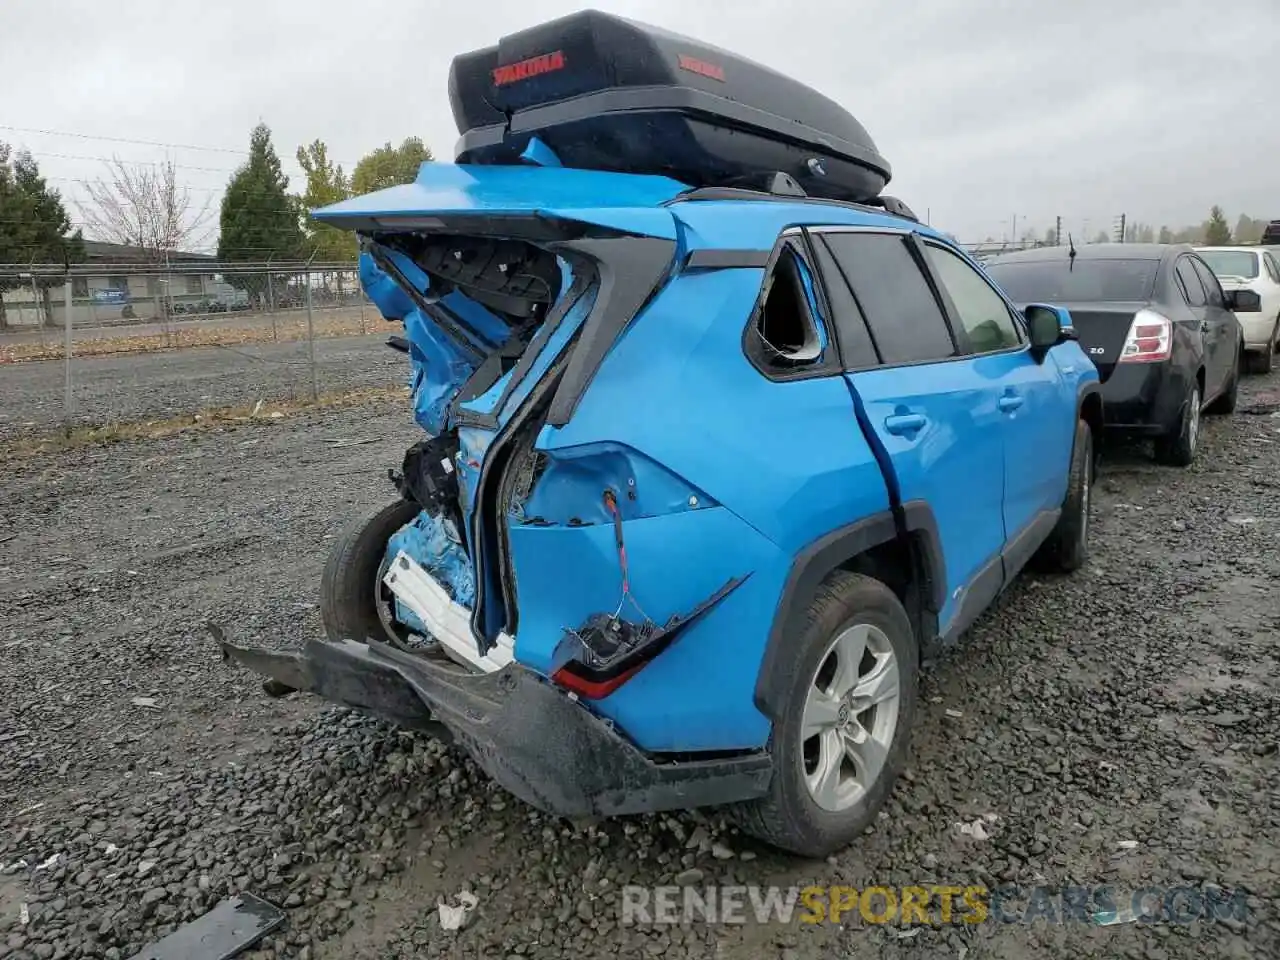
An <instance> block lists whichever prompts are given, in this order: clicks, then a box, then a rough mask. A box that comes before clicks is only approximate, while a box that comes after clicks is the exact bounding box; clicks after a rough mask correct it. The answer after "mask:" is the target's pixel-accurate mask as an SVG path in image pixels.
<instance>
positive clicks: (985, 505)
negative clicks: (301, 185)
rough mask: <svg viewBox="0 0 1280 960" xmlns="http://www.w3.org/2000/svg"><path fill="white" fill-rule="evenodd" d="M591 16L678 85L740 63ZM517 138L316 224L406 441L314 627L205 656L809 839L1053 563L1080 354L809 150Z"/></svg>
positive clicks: (831, 843) (852, 799)
mask: <svg viewBox="0 0 1280 960" xmlns="http://www.w3.org/2000/svg"><path fill="white" fill-rule="evenodd" d="M579 16H582V15H579ZM591 16H594V17H600V16H601V15H595V14H592V15H591ZM569 19H570V20H574V18H569ZM605 19H606V20H608V21H609V22H610V23H613V24H614V26H617V23H616V22H615V21H617V18H605ZM618 22H620V23H621V24H622V25H623V26H622V27H618V29H626V30H633V31H636V32H639V34H640V35H641V36H642V37H643V38H647V42H650V43H652V44H654V45H655V46H654V49H657V50H659V51H660V52H661V53H662V54H663V55H664V56H668V55H669V57H668V58H669V60H670V62H671V64H672V69H673V70H679V69H684V70H686V71H689V72H695V73H697V75H698V76H699V77H700V78H701V79H700V80H699V81H698V82H701V81H702V80H706V81H707V82H708V83H712V82H723V81H718V80H716V78H715V75H720V76H729V75H730V74H733V73H736V72H738V71H740V70H743V69H745V68H744V67H743V64H745V63H746V62H745V61H737V60H732V61H730V63H729V64H727V65H726V64H725V62H724V61H725V59H726V57H727V55H725V54H723V52H719V51H715V49H714V48H706V47H698V46H692V41H685V40H683V39H682V38H675V39H674V40H672V38H671V35H668V34H662V33H657V34H653V35H650V34H646V33H644V31H645V30H647V29H648V28H643V27H641V26H639V25H635V24H631V23H630V22H629V21H618ZM597 26H599V24H598V22H597ZM555 29H556V31H558V33H557V38H556V42H553V43H541V44H538V45H532V44H529V43H526V44H524V45H523V46H521V47H520V48H519V49H517V50H516V52H515V53H513V54H510V55H506V54H503V53H502V51H501V50H498V48H494V50H498V52H497V53H493V52H492V51H489V52H482V53H485V57H487V58H488V60H487V61H485V62H493V61H494V60H495V58H500V59H501V60H502V61H503V62H502V63H501V64H499V66H497V67H491V68H489V67H487V68H486V69H485V70H484V71H479V72H480V73H483V75H484V76H485V77H486V78H487V79H486V83H488V84H489V86H490V87H491V88H493V89H492V90H490V94H491V95H492V96H496V95H497V93H496V92H495V91H500V89H501V87H502V83H499V81H504V82H512V83H514V82H518V81H522V80H523V81H533V80H537V79H539V78H540V77H543V78H544V77H545V75H552V76H554V74H555V73H556V72H557V71H559V70H561V69H566V67H565V65H566V64H575V63H582V62H583V61H584V59H586V58H585V55H582V54H581V51H579V52H578V53H575V52H573V51H575V50H578V48H577V47H574V46H573V45H572V43H570V40H569V39H564V37H565V36H566V35H567V34H568V33H570V32H571V31H569V29H568V28H566V27H564V26H563V23H558V25H555ZM517 36H520V35H517ZM592 36H593V37H594V41H593V42H602V41H600V39H599V38H600V36H601V31H600V30H596V31H595V32H594V33H592ZM633 39H634V37H633ZM504 43H506V41H504ZM672 43H675V44H676V45H677V46H676V48H674V49H668V48H667V47H666V46H663V45H664V44H672ZM531 48H532V49H534V50H535V51H536V50H538V49H541V50H542V51H543V52H540V53H538V54H537V56H529V51H530V49H531ZM566 50H568V51H569V52H566ZM690 50H692V52H688V51H690ZM522 57H523V59H520V58H522ZM713 58H719V59H718V60H717V59H713ZM481 59H482V60H484V59H485V58H481ZM652 60H653V58H652V57H651V58H650V60H649V62H652ZM512 63H514V64H516V67H518V69H516V67H512ZM690 63H692V64H693V67H692V69H691V68H690V67H689V64H690ZM521 64H523V66H521ZM557 64H559V65H558V66H557ZM463 66H464V67H465V64H464V65H463ZM759 69H763V68H759ZM465 73H466V70H465V69H460V68H459V67H458V65H457V64H455V74H458V75H462V74H465ZM512 78H515V79H512ZM770 79H771V81H772V80H774V79H776V78H775V77H771V78H770ZM455 82H456V84H457V85H460V86H465V84H462V82H461V80H456V78H455ZM778 82H781V80H778ZM452 86H454V84H451V87H452ZM649 86H650V87H651V86H652V84H650V85H649ZM646 96H649V94H646ZM682 96H683V94H682ZM813 96H816V95H813ZM597 106H598V105H597ZM575 109H576V110H577V116H579V119H581V118H583V117H586V118H588V119H590V118H592V117H598V116H599V115H600V112H601V111H599V110H596V111H594V112H593V111H592V110H588V109H586V108H583V107H581V105H579V106H578V107H575ZM517 120H518V118H514V119H513V118H512V117H510V116H509V117H506V118H505V119H504V120H503V121H502V122H503V123H504V124H506V125H507V127H506V128H505V133H504V134H503V135H502V136H499V137H496V138H495V137H492V136H487V135H486V136H487V139H486V137H479V136H478V137H475V138H473V140H472V141H471V142H470V143H469V144H468V143H467V142H466V138H464V145H463V149H462V150H460V156H462V157H463V158H464V159H468V160H471V161H473V162H469V163H463V164H458V165H453V164H437V163H427V164H424V165H423V167H422V169H421V171H420V173H419V175H418V178H417V180H416V182H414V183H412V184H407V185H404V186H400V187H393V188H390V189H388V190H384V191H380V192H378V193H374V194H370V195H367V196H363V197H358V198H355V199H352V200H349V201H345V202H343V203H340V204H337V205H336V206H333V207H329V208H326V209H325V210H322V211H319V212H318V213H317V214H316V216H317V217H318V218H319V219H321V220H323V221H325V222H327V223H330V224H332V225H334V226H338V227H344V228H347V229H351V230H355V231H357V232H358V233H359V234H360V236H361V238H362V244H363V248H362V253H361V258H360V270H361V277H362V280H363V282H364V286H365V289H366V291H367V293H368V295H369V296H370V297H371V298H372V299H373V300H374V302H375V303H376V304H377V305H378V307H379V308H380V310H381V311H382V313H383V315H384V316H386V317H387V318H388V319H390V320H395V321H399V322H402V323H403V325H404V329H405V336H404V338H403V340H402V341H400V343H401V346H402V347H403V349H405V350H406V351H407V353H408V356H409V361H410V364H411V367H412V387H413V394H412V396H413V403H414V413H415V417H416V420H417V422H418V423H419V424H420V425H421V427H422V428H423V430H424V431H425V433H426V438H425V439H423V440H422V441H421V442H420V443H417V444H415V445H414V446H413V447H412V448H410V450H409V451H408V452H407V453H406V455H405V458H404V461H403V462H402V464H401V465H400V469H399V470H398V471H393V478H392V479H393V481H394V482H395V484H396V487H397V497H396V498H395V499H394V501H393V502H391V503H390V504H389V505H388V506H387V507H385V508H383V509H382V510H380V511H378V512H377V513H376V514H375V515H374V516H372V517H370V518H363V519H361V520H360V521H358V522H357V523H355V524H354V525H353V526H352V527H351V529H350V531H349V532H348V534H347V535H346V536H344V537H343V538H342V540H341V542H340V543H339V545H338V547H337V548H336V550H335V551H334V553H333V555H332V556H331V557H330V559H329V563H328V565H327V567H326V570H325V574H324V578H323V583H322V590H321V598H322V612H323V618H324V623H325V628H326V637H325V639H323V640H319V639H318V640H315V641H312V642H311V643H309V644H308V645H307V647H306V648H305V649H304V650H303V651H301V652H298V653H274V652H268V651H265V650H256V649H250V648H246V647H240V646H236V645H233V644H231V643H227V642H225V641H224V643H223V649H224V651H225V653H226V654H227V655H229V656H231V657H233V658H235V659H236V660H238V661H240V662H242V663H245V664H247V665H249V666H251V667H253V668H254V669H256V670H258V671H259V672H261V673H263V674H266V675H267V676H269V677H270V678H271V680H270V682H269V684H268V689H269V691H270V692H273V693H276V694H282V693H287V692H292V691H299V690H304V691H312V692H315V693H318V694H320V695H321V696H324V697H327V698H329V699H331V700H334V701H337V702H340V703H344V704H348V705H351V706H354V707H357V708H361V709H365V710H369V711H372V712H375V713H378V714H381V715H383V716H386V717H390V718H391V719H393V720H395V721H397V722H399V723H401V724H405V725H408V726H413V727H417V728H421V729H428V730H432V731H435V732H437V733H439V734H440V735H441V736H445V737H449V738H451V739H452V740H454V741H455V742H457V743H458V744H459V745H460V746H461V747H462V748H464V749H465V750H466V751H468V752H469V753H470V754H471V756H472V757H474V759H475V761H476V762H477V763H478V764H479V765H480V766H481V767H482V768H483V769H484V770H486V771H487V772H488V773H489V775H491V776H492V777H493V778H494V779H495V780H496V781H497V782H499V783H500V784H502V785H503V786H504V787H505V788H506V789H508V790H509V791H510V792H511V793H513V794H515V795H516V796H518V797H520V798H522V799H524V800H525V801H527V802H529V803H530V804H533V805H534V806H536V807H539V808H541V809H544V810H547V811H551V812H553V813H556V814H562V815H566V816H568V815H574V816H579V815H609V814H627V813H636V812H645V811H654V810H660V809H672V808H689V807H695V806H703V805H728V806H729V807H730V809H731V810H732V811H733V812H734V814H735V816H736V817H737V819H738V820H739V821H740V822H741V824H742V825H743V826H744V828H745V829H747V830H748V831H750V832H752V833H754V834H755V835H757V836H759V837H761V838H762V839H764V840H766V841H768V842H770V843H773V844H775V845H777V846H779V847H781V848H784V849H787V850H791V851H794V852H797V853H800V854H804V855H812V856H822V855H826V854H827V853H829V852H831V851H832V850H834V849H837V848H839V847H841V846H843V845H845V844H847V843H848V842H850V841H851V840H852V839H853V838H854V837H856V836H857V835H858V834H859V833H860V832H861V831H862V830H863V829H865V828H866V826H867V825H868V824H869V823H870V822H871V821H872V819H873V818H874V816H875V814H876V812H877V810H878V808H879V807H880V805H881V804H882V803H883V802H884V800H885V798H886V797H887V795H888V793H889V791H890V790H891V788H892V786H893V783H894V780H895V778H896V776H897V774H898V772H899V770H900V769H901V767H902V765H903V763H904V761H905V757H906V754H907V748H908V739H909V733H910V729H911V725H912V719H913V716H914V713H915V707H916V694H917V676H918V670H919V665H920V663H921V661H922V659H924V658H927V657H929V656H930V655H931V653H933V652H934V651H936V649H937V648H939V647H941V646H943V645H946V644H948V643H950V642H952V641H954V640H955V639H956V638H957V637H958V636H959V635H960V633H961V632H962V631H963V630H964V629H965V628H966V627H967V626H969V625H970V624H971V623H972V622H973V621H974V619H975V618H976V617H977V616H978V615H979V614H980V613H981V612H982V611H983V610H984V609H985V608H986V607H987V606H988V605H989V604H990V603H991V602H992V601H993V600H994V599H995V598H996V596H997V595H998V594H999V593H1000V592H1001V591H1002V590H1003V589H1004V588H1005V587H1006V586H1007V585H1008V584H1009V582H1010V581H1011V580H1012V579H1013V577H1014V576H1015V575H1016V574H1017V573H1018V572H1019V571H1020V570H1021V569H1022V568H1023V566H1024V565H1025V564H1027V563H1028V561H1030V560H1032V558H1033V557H1034V558H1038V560H1039V561H1040V562H1041V563H1042V564H1043V565H1044V566H1045V567H1047V568H1050V569H1056V570H1061V571H1069V570H1072V569H1075V568H1076V567H1079V566H1080V565H1081V563H1083V562H1084V559H1085V556H1086V551H1087V546H1088V514H1089V494H1090V484H1091V477H1092V469H1093V462H1094V457H1093V438H1094V436H1095V435H1096V432H1097V431H1098V430H1099V429H1100V427H1101V423H1102V407H1101V397H1100V393H1099V387H1098V375H1097V372H1096V370H1095V369H1094V367H1093V365H1092V364H1091V363H1090V362H1089V360H1088V358H1087V357H1086V356H1085V354H1084V353H1083V352H1082V351H1081V350H1080V348H1079V346H1078V344H1077V343H1076V342H1075V338H1074V334H1073V331H1072V329H1071V327H1070V317H1069V315H1067V314H1066V313H1065V312H1064V311H1061V310H1059V309H1057V308H1054V307H1051V306H1040V305H1036V306H1031V307H1028V308H1026V309H1025V310H1024V311H1019V310H1017V309H1015V307H1014V306H1013V305H1012V304H1011V303H1010V301H1009V300H1008V298H1006V297H1005V296H1004V295H1003V294H1002V293H1001V291H1000V290H999V289H998V288H997V287H996V286H995V285H993V283H992V282H991V281H990V279H989V278H987V277H986V276H985V274H984V273H983V272H982V271H981V270H980V269H979V268H978V267H977V266H976V265H975V263H974V262H973V261H972V260H971V259H970V258H969V257H968V256H967V255H966V254H965V253H964V251H962V250H960V249H959V248H957V247H956V246H955V245H954V244H953V243H951V242H950V241H949V240H948V239H946V238H945V237H944V236H943V235H941V234H940V233H938V232H937V231H934V230H932V229H930V228H929V227H927V226H924V225H922V224H920V223H919V222H917V221H916V220H915V219H914V218H913V217H912V216H911V215H910V212H909V211H908V210H907V209H906V208H905V206H903V205H902V204H900V203H897V202H895V201H892V200H891V198H885V197H880V196H878V195H876V196H871V197H867V196H865V195H864V196H863V199H862V200H861V201H858V202H854V201H850V200H847V199H842V198H840V197H838V196H832V195H830V194H834V193H838V189H835V188H833V189H832V190H831V191H829V195H828V196H824V197H820V198H815V197H813V196H812V191H813V185H812V182H811V183H810V184H808V185H805V184H803V183H802V177H803V176H805V175H806V174H807V175H808V176H809V177H810V180H811V181H812V180H814V179H816V178H820V177H823V176H827V175H829V174H830V172H831V171H832V170H834V171H835V173H836V174H840V175H841V176H843V174H841V170H842V169H843V168H841V167H840V166H839V163H838V162H836V161H839V160H840V158H835V160H833V159H832V157H831V156H830V155H824V156H822V157H819V158H818V162H817V163H816V164H810V163H807V162H805V163H801V164H798V165H796V166H795V167H793V168H792V172H791V173H787V172H785V171H777V172H776V173H775V175H773V176H770V177H767V178H765V179H763V180H761V181H758V182H757V183H756V184H755V185H754V186H743V185H741V182H739V183H738V184H736V185H735V184H729V185H725V184H722V183H717V182H715V178H712V177H710V176H708V177H707V178H705V179H704V178H700V177H699V175H698V173H697V164H696V163H694V162H693V161H692V160H687V159H685V160H680V159H679V157H677V162H678V163H679V164H683V166H682V168H681V170H680V172H681V174H682V176H681V178H680V179H676V178H675V177H672V176H667V175H661V174H653V173H634V172H620V171H618V170H613V169H584V168H582V167H576V168H575V167H569V166H565V165H562V161H563V155H564V153H565V152H567V151H570V150H572V149H573V146H572V144H575V143H581V142H582V140H581V138H580V137H577V136H576V135H575V136H574V137H568V136H566V137H563V138H561V140H560V141H559V142H558V143H554V142H552V141H553V140H554V137H551V136H548V137H544V136H541V135H540V136H525V137H523V139H521V141H520V142H519V144H518V156H517V157H516V158H514V160H512V162H499V161H500V160H502V159H503V158H502V157H496V158H495V157H494V156H489V155H481V156H477V154H484V151H485V150H489V149H497V148H498V147H499V146H501V145H502V144H504V143H506V142H507V141H508V140H510V139H511V138H512V137H513V134H512V133H511V129H510V128H513V127H514V126H516V124H517ZM583 122H586V121H583ZM664 122H665V121H664ZM690 122H691V123H692V121H690ZM460 126H463V124H461V123H460ZM554 127H555V125H554V124H551V123H549V122H543V123H540V124H539V125H538V129H539V130H540V131H542V132H543V133H545V132H546V131H549V130H550V131H552V133H555V132H556V131H555V130H554V129H553V128H554ZM680 135H681V131H680V130H673V131H670V139H669V142H671V143H675V144H677V146H678V145H679V143H680V142H681V141H680V140H679V137H680ZM864 136H865V134H864ZM593 142H594V141H593ZM709 142H710V141H708V139H707V138H706V137H705V136H704V137H703V138H702V139H701V140H700V141H699V143H700V144H702V146H703V147H705V146H706V144H707V143H709ZM788 149H790V147H789V148H788ZM671 153H672V155H677V154H679V151H678V150H676V149H673V150H672V151H671ZM850 155H852V152H850ZM860 157H861V161H860V162H861V163H863V166H862V167H861V168H860V171H861V172H860V173H858V174H857V175H858V176H862V175H864V174H866V171H867V170H868V169H871V167H875V169H876V170H879V171H880V174H878V175H880V176H881V177H882V180H886V179H887V165H883V162H882V161H878V157H874V155H873V154H872V153H871V152H870V151H869V150H866V149H864V150H863V151H862V153H861V154H860ZM868 157H872V159H870V160H869V159H868ZM507 159H511V158H507ZM808 159H814V158H813V157H809V158H808ZM846 159H847V158H846ZM579 162H581V160H580V161H579ZM877 163H878V164H879V165H878V166H877ZM598 166H606V165H605V164H603V163H601V164H598ZM815 167H820V168H824V170H825V172H819V171H818V170H815ZM844 172H846V173H847V172H848V171H844ZM874 172H875V171H874V170H873V174H874ZM717 176H718V175H717ZM707 179H710V180H711V181H712V182H711V183H710V184H708V183H707V182H706V180H707ZM855 179H856V177H854V176H853V175H852V174H851V175H850V176H849V177H845V178H844V179H843V180H842V181H841V183H842V184H843V186H845V187H847V188H848V189H849V190H850V191H853V192H856V191H857V190H859V189H863V188H860V187H858V185H857V184H856V183H854V182H853V181H854V180H855ZM691 181H692V182H691ZM851 184H852V185H851ZM879 185H882V184H879ZM864 186H865V185H864ZM864 193H865V191H864Z"/></svg>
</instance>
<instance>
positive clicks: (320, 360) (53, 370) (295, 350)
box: [0, 324, 407, 440]
mask: <svg viewBox="0 0 1280 960" xmlns="http://www.w3.org/2000/svg"><path fill="white" fill-rule="evenodd" d="M383 327H384V328H386V329H381V330H380V332H379V333H377V334H369V335H368V336H363V337H334V338H331V339H325V338H321V339H317V340H316V343H315V355H316V371H317V374H316V379H317V382H318V384H319V388H320V391H321V392H322V393H325V392H331V391H345V390H354V389H360V388H365V387H380V386H392V385H396V384H400V383H403V382H405V378H406V370H407V367H406V365H405V361H404V356H403V355H402V354H399V353H397V352H396V351H394V350H392V349H390V348H389V347H387V346H386V340H387V336H388V335H389V334H390V333H392V332H394V331H392V330H391V329H390V325H388V324H383ZM65 377H66V369H65V366H64V364H63V363H62V362H61V361H56V360H44V361H37V362H28V363H12V364H5V365H2V366H0V394H2V395H3V396H4V397H5V403H4V405H3V408H0V440H4V439H10V438H14V437H18V436H22V435H24V434H33V433H46V432H48V431H49V430H52V429H55V428H57V427H58V426H59V425H61V424H62V422H63V394H64V384H65ZM72 383H73V393H72V419H73V421H74V423H76V424H77V425H83V426H101V425H103V424H107V423H113V422H119V421H132V420H142V419H151V418H165V417H172V416H175V415H178V414H185V413H194V412H196V411H198V410H201V409H205V408H208V407H220V406H238V405H242V404H252V403H254V402H256V401H257V400H261V399H266V400H292V399H301V398H305V397H308V396H310V391H311V368H310V362H309V354H308V351H307V344H306V342H305V341H298V342H294V343H262V344H243V345H238V346H235V347H193V348H190V349H185V350H169V351H161V352H156V353H143V354H127V355H118V356H101V357H79V358H76V359H75V360H73V367H72Z"/></svg>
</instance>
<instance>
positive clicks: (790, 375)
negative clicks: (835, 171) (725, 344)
mask: <svg viewBox="0 0 1280 960" xmlns="http://www.w3.org/2000/svg"><path fill="white" fill-rule="evenodd" d="M787 250H790V252H791V254H792V255H793V256H796V257H799V258H800V260H801V261H803V263H804V265H805V267H806V268H808V270H809V273H810V274H811V275H812V276H813V279H814V283H813V289H814V296H815V297H817V298H818V301H819V303H818V306H820V307H821V308H822V309H823V311H824V312H825V317H824V318H817V317H814V318H812V320H813V322H814V324H815V325H817V324H818V323H819V322H822V323H823V326H824V328H825V330H826V334H827V342H828V343H829V344H830V345H831V354H832V355H831V356H829V357H826V358H824V359H823V360H822V362H820V363H814V364H810V365H808V366H803V367H795V368H793V369H788V368H783V367H773V366H770V365H769V364H767V363H765V362H764V359H763V357H762V356H761V354H760V351H759V350H758V349H757V348H756V346H755V339H754V338H753V337H752V332H753V331H754V330H755V328H756V323H757V321H758V320H759V319H760V311H762V310H763V309H764V289H765V287H766V286H767V285H768V283H769V281H770V279H771V278H772V277H773V272H774V270H776V269H777V266H778V260H779V259H781V257H782V254H783V252H784V251H787ZM741 344H742V352H743V355H744V356H745V357H746V358H747V362H748V363H750V364H751V366H752V367H754V368H755V370H756V372H757V373H759V374H760V375H761V376H762V377H764V378H765V379H767V380H772V381H773V382H774V383H791V382H793V381H795V380H815V379H818V378H820V377H831V376H835V375H836V374H838V373H840V372H841V369H842V367H843V363H842V360H841V357H840V338H839V336H837V334H836V331H835V318H834V317H833V316H832V314H831V301H830V298H828V297H827V291H826V288H825V287H824V286H823V281H822V274H821V273H820V272H819V271H818V267H817V264H816V263H815V262H814V257H813V247H812V240H811V239H810V238H809V234H808V232H807V231H804V230H801V231H799V232H794V233H784V234H782V235H781V236H780V237H779V238H778V242H777V243H776V244H774V247H773V249H772V250H771V251H769V256H768V260H767V263H766V266H765V274H764V279H763V280H762V281H761V283H760V289H759V290H757V291H756V300H755V305H754V306H753V307H752V308H751V313H750V314H748V316H747V322H746V325H745V326H744V327H743V328H742V337H741Z"/></svg>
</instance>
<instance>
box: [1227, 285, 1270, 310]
mask: <svg viewBox="0 0 1280 960" xmlns="http://www.w3.org/2000/svg"><path fill="white" fill-rule="evenodd" d="M1222 293H1223V296H1225V297H1226V300H1227V309H1228V310H1233V311H1235V312H1236V313H1258V312H1260V311H1261V310H1262V297H1261V296H1260V295H1259V294H1258V292H1257V291H1256V290H1248V289H1242V290H1223V291H1222Z"/></svg>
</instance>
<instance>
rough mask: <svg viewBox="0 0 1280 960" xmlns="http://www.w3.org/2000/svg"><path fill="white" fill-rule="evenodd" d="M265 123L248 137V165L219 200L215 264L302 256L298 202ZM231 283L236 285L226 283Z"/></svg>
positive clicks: (235, 177)
mask: <svg viewBox="0 0 1280 960" xmlns="http://www.w3.org/2000/svg"><path fill="white" fill-rule="evenodd" d="M288 189H289V178H288V177H286V176H285V175H284V171H283V170H282V169H281V167H280V158H279V157H278V156H277V155H276V150H275V147H273V146H272V145H271V131H270V130H269V129H268V128H267V125H266V124H264V123H260V124H258V125H257V126H256V127H254V128H253V133H252V134H251V135H250V137H249V159H248V161H247V162H246V163H245V164H244V165H243V166H241V167H240V168H239V169H238V170H236V172H235V173H234V174H233V175H232V177H231V181H230V182H229V183H228V184H227V192H226V193H225V194H224V195H223V197H222V210H221V212H220V215H219V218H218V223H219V228H220V233H219V236H218V259H219V260H228V261H236V260H239V261H256V260H267V259H273V260H294V259H298V258H300V257H302V256H303V249H304V244H303V237H302V227H301V225H300V224H299V222H298V221H299V217H298V204H297V201H296V200H295V199H294V198H293V197H291V196H289V193H288ZM228 280H229V281H230V282H232V283H235V282H236V281H235V280H234V279H232V278H230V277H228Z"/></svg>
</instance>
